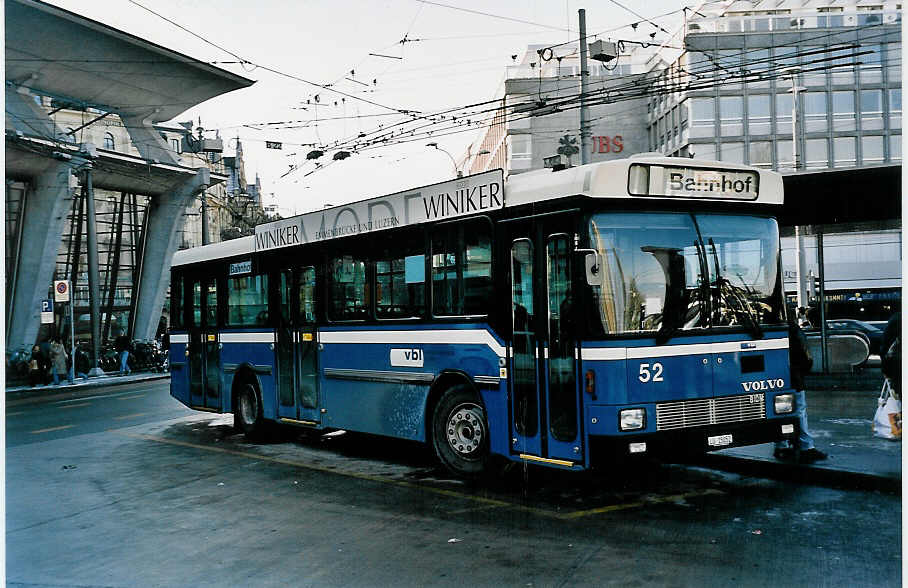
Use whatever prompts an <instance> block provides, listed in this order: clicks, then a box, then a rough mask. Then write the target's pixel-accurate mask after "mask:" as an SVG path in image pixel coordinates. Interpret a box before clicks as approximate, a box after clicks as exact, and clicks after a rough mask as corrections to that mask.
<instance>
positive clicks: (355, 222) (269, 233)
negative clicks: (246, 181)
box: [255, 169, 504, 251]
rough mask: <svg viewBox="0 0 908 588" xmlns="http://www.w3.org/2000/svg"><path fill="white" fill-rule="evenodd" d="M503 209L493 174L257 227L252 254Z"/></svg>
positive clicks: (500, 178) (500, 185) (498, 173)
mask: <svg viewBox="0 0 908 588" xmlns="http://www.w3.org/2000/svg"><path fill="white" fill-rule="evenodd" d="M503 206H504V173H503V172H502V170H500V169H497V170H492V171H488V172H483V173H481V174H476V175H472V176H467V177H463V178H457V179H455V180H450V181H447V182H441V183H438V184H432V185H431V186H424V187H422V188H414V189H411V190H406V191H403V192H397V193H395V194H390V195H388V196H380V197H378V198H372V199H370V200H362V201H360V202H354V203H352V204H346V205H343V206H336V207H334V208H328V209H325V210H319V211H316V212H310V213H307V214H301V215H299V216H294V217H291V218H285V219H280V220H277V221H273V222H270V223H266V224H262V225H259V226H257V227H256V228H255V250H256V251H267V250H269V249H278V248H281V247H292V246H294V245H302V244H304V243H315V242H318V241H326V240H328V239H336V238H339V237H346V236H350V235H359V234H363V233H371V232H375V231H381V230H384V229H391V228H394V227H402V226H407V225H417V224H420V223H426V222H432V221H437V220H445V219H450V218H457V217H460V216H466V215H469V214H477V213H482V212H488V211H491V210H499V209H500V208H502V207H503Z"/></svg>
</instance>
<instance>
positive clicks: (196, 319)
mask: <svg viewBox="0 0 908 588" xmlns="http://www.w3.org/2000/svg"><path fill="white" fill-rule="evenodd" d="M190 295H191V296H192V326H193V327H201V326H202V283H201V282H200V281H199V280H194V281H193V282H192V292H191V294H190Z"/></svg>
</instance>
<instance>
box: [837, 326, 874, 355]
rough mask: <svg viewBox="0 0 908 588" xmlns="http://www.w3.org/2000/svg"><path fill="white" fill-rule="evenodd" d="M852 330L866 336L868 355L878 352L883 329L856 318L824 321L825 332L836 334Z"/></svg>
mask: <svg viewBox="0 0 908 588" xmlns="http://www.w3.org/2000/svg"><path fill="white" fill-rule="evenodd" d="M844 331H847V332H854V331H857V332H859V333H860V334H862V335H864V336H865V337H867V341H868V342H869V344H870V355H879V354H880V345H881V343H882V341H883V331H882V329H878V328H876V327H875V326H873V325H871V324H870V323H866V322H864V321H859V320H857V319H830V320H827V321H826V332H827V333H829V334H836V333H841V332H844Z"/></svg>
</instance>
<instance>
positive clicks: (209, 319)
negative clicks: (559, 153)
mask: <svg viewBox="0 0 908 588" xmlns="http://www.w3.org/2000/svg"><path fill="white" fill-rule="evenodd" d="M782 200H783V193H782V179H781V176H780V175H779V174H777V173H774V172H772V171H767V170H762V169H755V168H749V167H745V166H739V165H731V164H725V163H719V162H701V161H695V160H687V159H684V160H680V159H670V158H662V157H637V158H631V159H625V160H620V161H611V162H604V163H597V164H592V165H585V166H579V167H571V168H567V169H564V170H561V171H557V172H552V171H549V170H541V171H535V172H528V173H524V174H519V175H515V176H512V177H510V178H509V179H508V182H507V183H506V184H505V182H504V179H503V173H502V171H501V170H495V171H490V172H485V173H481V174H477V175H472V176H468V177H464V178H458V179H456V180H452V181H448V182H444V183H439V184H434V185H431V186H425V187H420V188H414V189H412V190H408V191H404V192H400V193H396V194H391V195H388V196H383V197H379V198H373V199H370V200H363V201H361V202H356V203H353V204H349V205H344V206H338V207H334V208H330V209H326V210H320V211H317V212H311V213H308V214H303V215H299V216H295V217H292V218H287V219H281V220H277V221H274V222H271V223H267V224H264V225H261V226H259V227H257V228H256V232H255V235H254V236H249V237H244V238H240V239H236V240H233V241H227V242H223V243H217V244H213V245H207V246H204V247H199V248H195V249H189V250H185V251H180V252H178V253H177V254H176V255H175V256H174V259H173V268H172V287H171V291H172V301H171V323H172V325H171V334H170V354H171V356H170V357H171V361H170V369H171V394H172V395H173V396H174V397H175V398H176V399H178V400H179V401H180V402H182V403H184V404H185V405H187V406H189V407H191V408H194V409H198V410H204V411H211V412H217V413H233V415H234V420H235V424H236V426H237V427H238V428H239V429H242V431H244V432H245V433H246V434H247V436H254V435H255V434H256V433H257V432H260V431H261V430H262V428H263V427H264V426H266V425H268V424H270V423H274V422H277V423H284V424H287V425H293V426H298V427H303V428H307V429H312V430H316V431H328V430H339V429H342V430H349V431H358V432H365V433H370V434H375V435H384V436H389V437H397V438H403V439H411V440H416V441H422V442H425V443H427V444H430V445H431V447H432V448H433V449H434V452H435V454H436V455H437V457H438V459H439V461H440V462H441V463H442V464H443V465H444V466H445V467H447V468H448V469H449V470H451V471H452V472H454V473H455V474H458V475H461V476H467V477H469V476H475V475H478V474H479V473H480V472H482V471H484V470H485V469H486V468H487V466H488V465H489V464H490V463H491V461H492V460H493V459H499V460H500V459H502V458H503V459H505V460H513V461H517V462H532V463H539V464H546V465H549V466H553V467H558V468H565V469H572V470H580V469H584V468H589V467H594V466H596V465H599V464H605V463H612V462H614V461H615V459H616V458H622V457H630V456H636V455H660V454H662V453H666V452H671V451H674V450H679V449H680V450H684V451H687V452H691V451H693V452H705V451H712V450H717V449H722V448H727V447H733V446H740V445H748V444H756V443H765V442H768V441H773V440H778V439H783V438H787V439H791V438H794V437H796V436H797V433H798V432H797V419H796V418H795V416H794V413H795V406H794V398H793V395H792V388H791V380H790V376H789V366H788V334H787V326H786V315H785V312H786V311H785V305H784V293H783V289H782V279H781V272H780V251H779V249H780V247H779V229H778V226H777V223H776V220H775V219H774V217H773V215H774V212H775V211H777V210H778V209H779V208H780V206H781V204H782Z"/></svg>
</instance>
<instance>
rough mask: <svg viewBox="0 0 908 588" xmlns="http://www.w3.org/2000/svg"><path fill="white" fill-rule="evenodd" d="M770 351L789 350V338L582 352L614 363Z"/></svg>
mask: <svg viewBox="0 0 908 588" xmlns="http://www.w3.org/2000/svg"><path fill="white" fill-rule="evenodd" d="M768 349H788V338H787V337H785V338H783V339H763V340H760V341H726V342H724V343H695V344H690V345H664V346H660V347H585V348H583V349H582V350H581V351H582V356H583V359H585V360H587V361H614V360H622V359H647V358H653V357H680V356H685V355H699V354H709V353H733V352H736V351H765V350H768Z"/></svg>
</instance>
